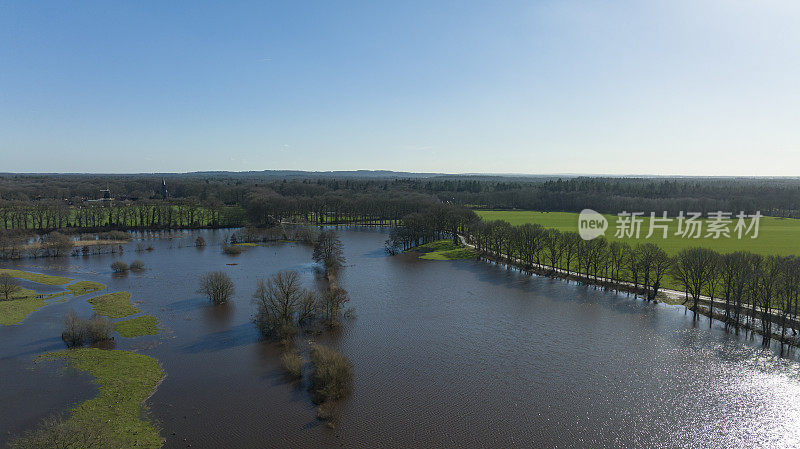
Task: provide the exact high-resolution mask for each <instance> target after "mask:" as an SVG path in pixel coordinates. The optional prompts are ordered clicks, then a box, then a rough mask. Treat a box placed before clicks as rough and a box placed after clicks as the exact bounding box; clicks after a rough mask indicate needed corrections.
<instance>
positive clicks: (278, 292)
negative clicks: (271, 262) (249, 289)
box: [253, 270, 313, 338]
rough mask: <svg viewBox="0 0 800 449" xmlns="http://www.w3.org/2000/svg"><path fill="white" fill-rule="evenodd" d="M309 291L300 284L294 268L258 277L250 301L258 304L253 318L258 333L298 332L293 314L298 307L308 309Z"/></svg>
mask: <svg viewBox="0 0 800 449" xmlns="http://www.w3.org/2000/svg"><path fill="white" fill-rule="evenodd" d="M312 295H313V293H310V292H309V291H308V290H306V289H304V288H302V286H301V285H300V276H299V275H298V274H297V272H296V271H294V270H289V271H280V272H278V273H276V274H275V275H274V276H272V277H271V278H269V279H266V280H263V279H260V280H259V281H258V287H257V288H256V292H255V294H254V295H253V302H255V304H256V306H257V308H258V311H257V312H256V316H255V319H254V321H255V323H256V325H257V326H258V328H259V330H261V333H262V334H263V335H264V336H268V337H273V338H287V337H291V336H293V335H294V334H295V333H296V332H297V327H296V324H295V323H296V321H295V320H296V314H297V312H298V310H299V309H303V312H310V310H309V309H311V308H312V307H313V306H312V305H311V304H309V302H310V301H312V298H313V296H312ZM303 318H304V319H308V318H309V317H307V316H304V317H303Z"/></svg>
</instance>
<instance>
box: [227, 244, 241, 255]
mask: <svg viewBox="0 0 800 449" xmlns="http://www.w3.org/2000/svg"><path fill="white" fill-rule="evenodd" d="M242 251H244V249H242V247H241V246H239V245H223V247H222V252H223V253H225V254H227V255H229V256H238V255H239V254H241V253H242Z"/></svg>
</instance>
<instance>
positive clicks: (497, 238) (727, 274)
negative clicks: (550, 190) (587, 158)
mask: <svg viewBox="0 0 800 449" xmlns="http://www.w3.org/2000/svg"><path fill="white" fill-rule="evenodd" d="M427 212H428V213H425V212H422V213H417V214H410V215H409V216H406V217H404V218H403V225H402V226H399V227H396V228H394V229H393V230H392V231H391V232H390V238H389V240H387V242H386V249H387V252H389V253H390V254H395V253H397V252H399V251H402V250H405V249H409V248H412V247H414V246H417V245H420V244H424V243H427V242H430V241H433V240H437V239H444V238H454V239H457V238H458V235H459V234H461V235H464V236H466V238H467V239H469V241H470V243H472V244H474V246H475V248H476V249H477V250H478V251H479V253H480V254H481V255H483V256H484V257H487V258H490V259H494V260H498V261H503V262H504V263H507V264H510V265H514V266H517V267H519V268H520V269H522V270H525V271H528V272H535V273H538V274H543V275H549V276H558V277H568V278H575V279H578V280H581V281H584V282H591V283H594V284H598V285H603V286H605V287H607V288H613V289H616V290H624V291H628V292H632V293H634V294H636V295H642V296H643V297H644V298H645V299H647V300H655V299H656V297H657V296H658V294H659V293H660V292H662V291H663V290H664V288H665V285H666V286H669V288H671V289H674V290H678V291H682V292H683V293H684V295H683V296H684V304H687V303H690V304H689V308H690V310H692V311H693V312H694V316H695V318H699V314H701V313H705V314H708V315H709V316H711V317H712V318H718V319H720V320H722V321H723V322H724V323H725V325H726V326H728V327H730V328H731V329H734V330H736V331H737V332H738V330H739V329H745V330H749V331H757V332H759V333H761V334H762V335H763V336H764V342H765V344H768V343H769V341H770V339H772V338H774V337H775V336H776V335H777V336H778V338H779V340H780V341H781V342H791V343H793V344H797V343H798V342H800V339H798V330H800V326H798V318H799V315H798V312H800V310H799V308H800V258H798V257H795V256H790V257H782V256H762V255H759V254H753V253H748V252H741V251H740V252H734V253H729V254H720V253H718V252H716V251H714V250H711V249H708V248H687V249H684V250H682V251H680V252H678V253H677V254H675V255H670V254H668V253H667V252H666V251H664V250H663V249H662V248H661V247H659V246H658V245H655V244H653V243H641V244H636V245H631V244H629V243H627V242H624V241H619V240H612V241H609V240H606V239H604V238H602V237H600V238H596V239H593V240H584V239H582V238H581V237H580V235H579V234H578V233H576V232H562V231H559V230H557V229H553V228H545V227H543V226H541V225H539V224H532V223H528V224H523V225H520V226H513V225H511V224H509V223H508V222H506V221H503V220H498V221H483V220H480V219H477V218H476V217H474V214H471V212H470V211H466V212H459V210H458V208H448V207H446V206H444V207H440V208H438V209H435V208H434V209H429V210H428V211H427ZM701 305H702V306H704V307H701ZM776 328H779V329H780V331H779V332H778V331H777V330H776Z"/></svg>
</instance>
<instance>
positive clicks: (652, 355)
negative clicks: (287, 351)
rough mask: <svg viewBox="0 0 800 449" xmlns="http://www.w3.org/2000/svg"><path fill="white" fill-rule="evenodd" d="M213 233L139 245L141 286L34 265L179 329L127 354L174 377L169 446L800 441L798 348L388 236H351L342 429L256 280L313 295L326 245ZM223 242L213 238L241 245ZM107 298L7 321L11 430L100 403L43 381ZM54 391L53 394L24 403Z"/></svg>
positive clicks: (91, 261)
mask: <svg viewBox="0 0 800 449" xmlns="http://www.w3.org/2000/svg"><path fill="white" fill-rule="evenodd" d="M195 235H196V234H190V233H175V234H173V237H174V238H172V239H167V238H159V239H157V240H154V241H153V245H154V246H155V247H156V250H155V251H153V252H150V253H136V254H134V252H133V248H134V247H135V243H133V244H130V245H127V248H128V250H126V253H125V254H124V255H123V257H122V258H123V260H126V261H128V262H130V261H131V260H133V259H134V258H139V259H141V260H143V261H144V262H145V264H146V265H147V267H148V270H147V271H146V272H145V273H143V274H141V275H137V274H129V275H127V276H123V277H115V276H113V275H112V274H111V272H110V271H111V270H110V269H109V268H108V266H109V264H110V262H111V261H112V260H114V257H112V256H110V255H109V256H92V257H89V258H67V259H64V260H59V261H58V262H57V264H58V265H50V264H51V263H52V261H41V260H38V261H26V262H19V263H17V264H15V266H16V267H19V268H23V269H24V268H28V269H31V270H35V271H42V272H50V273H53V274H64V271H67V272H70V273H71V274H68V275H69V276H71V277H75V278H81V279H90V280H97V281H99V282H103V283H105V284H107V285H108V286H109V289H110V291H118V290H128V291H130V292H131V293H132V295H133V296H132V299H133V301H135V302H140V304H138V306H139V307H140V308H141V309H142V310H143V311H144V312H145V313H150V314H153V315H155V316H157V317H159V319H161V321H162V322H163V324H164V326H165V328H166V330H165V332H164V333H163V334H162V335H160V336H157V337H141V338H137V339H118V342H117V347H118V348H120V349H137V350H139V351H141V352H142V353H144V354H147V355H150V356H152V357H155V358H157V359H158V360H159V361H160V362H161V363H162V364H163V366H164V369H165V370H166V372H167V375H168V377H167V378H166V380H165V381H164V382H163V384H162V385H161V386H160V387H159V389H158V391H157V393H156V394H155V395H154V396H153V398H152V399H151V400H149V401H148V405H149V406H150V410H151V415H152V417H153V418H155V419H156V420H158V421H159V422H160V425H161V427H162V429H163V430H162V435H163V436H164V437H165V438H166V440H167V441H166V445H165V447H168V448H178V447H187V445H189V444H191V447H209V448H211V447H287V446H291V447H331V446H339V445H341V446H344V447H365V448H367V447H369V448H372V447H408V446H414V447H465V446H468V447H476V446H490V447H533V446H551V447H600V446H606V447H607V446H615V447H656V446H657V447H720V448H722V447H726V448H727V447H761V446H770V447H797V446H798V445H800V375H798V373H800V364H798V363H797V357H796V355H795V354H788V356H785V357H780V356H779V355H778V352H777V351H778V348H770V349H766V350H765V349H762V348H761V347H760V342H759V341H749V340H747V339H743V338H741V337H737V336H735V335H731V334H728V333H726V332H724V331H723V330H722V329H721V326H720V325H719V324H718V323H715V324H714V326H713V327H711V328H709V325H708V321H707V319H706V318H703V319H702V320H701V321H700V322H699V323H697V322H692V320H691V316H690V315H688V314H686V313H685V312H684V310H683V309H682V308H679V307H673V306H666V305H663V304H659V305H653V304H650V303H645V302H641V301H636V300H633V299H631V298H630V297H627V296H625V295H618V294H615V293H611V292H604V291H602V290H596V289H594V288H593V287H587V286H580V285H574V284H569V283H566V282H564V281H560V280H552V279H547V278H541V277H530V276H527V275H523V274H520V273H517V272H513V271H508V270H506V269H505V268H503V267H498V266H494V265H491V264H486V263H481V262H477V261H471V260H465V261H452V262H444V261H425V260H418V259H415V258H413V257H409V256H407V255H401V256H396V257H388V256H385V255H384V253H383V251H382V242H383V240H385V238H386V237H385V235H384V234H383V233H381V232H377V231H353V230H343V231H340V235H341V236H342V239H343V241H344V244H345V252H346V256H347V258H348V266H347V267H346V269H345V270H344V273H343V274H342V276H341V279H340V282H341V284H342V286H344V287H345V288H346V289H347V290H349V291H350V293H351V296H352V301H351V304H350V305H351V306H352V307H353V308H354V309H355V311H356V314H357V318H355V319H354V320H352V321H349V322H347V323H346V325H345V327H344V329H343V331H342V332H341V333H340V334H339V335H336V336H332V337H327V338H325V339H324V340H325V341H327V342H328V343H330V344H333V345H335V346H337V347H338V348H339V349H341V350H342V352H344V353H345V354H346V355H347V356H348V357H350V359H351V360H352V362H353V364H354V367H355V382H354V393H353V395H352V397H351V398H350V399H348V400H347V401H345V402H344V403H343V404H342V406H341V409H340V416H339V421H338V425H337V427H336V429H335V430H331V429H328V428H326V427H325V426H323V425H321V424H320V423H319V422H318V421H317V420H316V418H315V409H314V405H313V404H312V403H311V401H310V399H309V396H308V393H307V391H306V385H305V384H301V385H296V384H292V383H288V382H286V380H284V378H283V375H282V371H281V369H280V367H279V363H278V354H279V352H278V350H277V349H276V348H274V347H273V346H272V345H271V344H268V343H264V342H261V341H259V338H258V334H257V332H256V330H255V327H254V325H253V324H252V323H251V322H250V319H251V317H252V313H253V307H252V305H251V303H250V297H251V295H252V293H253V291H254V290H255V283H256V279H258V278H262V277H266V276H269V275H271V274H273V273H275V272H277V271H279V270H282V269H294V270H297V271H299V272H300V273H301V275H302V278H303V279H304V281H305V283H306V285H307V286H309V287H312V286H314V285H315V284H316V283H317V282H318V274H317V273H316V271H315V267H314V265H313V264H312V263H310V259H311V250H310V249H309V248H307V247H304V246H300V245H294V244H280V245H276V246H273V247H258V248H251V249H248V250H247V252H245V253H244V254H242V255H240V256H237V257H230V256H225V255H223V254H221V251H220V248H219V247H218V246H209V247H207V248H205V249H203V250H198V249H196V248H192V247H181V246H186V245H189V244H191V242H193V241H194V237H195ZM203 235H204V236H205V238H206V240H208V241H209V242H210V243H213V242H218V241H219V240H220V239H221V238H222V237H223V236H224V235H225V232H224V231H216V232H214V231H203ZM180 236H183V237H180ZM230 263H236V264H238V265H228V264H230ZM209 270H225V271H227V272H228V273H230V275H231V276H232V277H233V278H234V280H235V281H236V283H237V286H238V291H237V295H236V300H235V302H234V303H233V304H232V305H230V306H228V307H224V308H214V307H211V306H210V305H208V303H207V302H206V300H205V299H204V298H202V297H201V296H200V295H198V294H197V293H195V289H196V282H197V278H198V276H199V275H200V274H201V273H203V272H206V271H209ZM90 296H91V295H89V296H87V297H82V298H76V299H74V300H71V301H70V302H69V303H67V304H53V305H50V306H48V307H46V308H44V309H42V310H40V311H39V312H36V313H35V314H34V315H32V316H31V317H30V318H29V319H28V320H27V321H26V322H25V324H24V325H23V326H15V327H5V328H0V357H2V360H1V361H0V363H2V368H0V375H2V376H3V385H4V388H3V390H2V392H0V403H2V404H3V409H4V413H3V414H2V415H6V413H5V410H6V409H7V406H9V405H10V406H13V407H14V408H15V409H17V410H19V415H21V416H24V417H25V418H24V419H22V418H20V419H15V418H12V419H8V418H7V417H6V416H3V417H2V418H0V435H4V434H6V432H8V431H14V432H16V431H19V430H20V429H22V428H25V427H26V426H30V423H31V422H35V420H36V419H38V418H39V417H40V416H44V415H46V414H47V413H48V412H49V411H51V410H53V409H56V410H58V409H64V408H67V407H68V404H70V403H71V402H74V401H78V400H82V399H85V398H87V397H91V395H92V394H94V393H93V391H94V390H93V389H92V387H91V385H90V384H89V383H88V380H87V379H86V378H84V377H81V376H80V375H76V374H74V373H68V374H65V375H61V374H59V369H56V368H53V367H52V366H51V367H46V366H39V367H37V368H35V369H34V370H33V372H36V375H35V377H30V376H31V374H30V373H31V368H32V367H33V366H34V364H33V362H32V359H33V358H34V357H35V356H36V355H37V354H39V353H41V352H42V351H46V350H52V349H55V348H59V347H60V339H59V334H60V317H61V316H62V315H63V313H65V311H66V310H67V309H68V308H69V307H73V308H75V309H76V310H77V311H79V312H81V313H83V314H86V315H88V314H89V310H90V309H89V308H88V306H87V305H86V304H85V299H86V298H88V297H90ZM69 376H71V377H69ZM9 380H10V382H9ZM7 385H11V386H12V387H11V388H8V387H6V386H7ZM35 386H41V391H42V392H43V393H42V394H31V395H27V394H24V392H25V391H31V389H32V388H34V387H35ZM21 396H25V399H24V400H23V399H22V398H21ZM2 438H3V436H0V439H2Z"/></svg>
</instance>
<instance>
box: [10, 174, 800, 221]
mask: <svg viewBox="0 0 800 449" xmlns="http://www.w3.org/2000/svg"><path fill="white" fill-rule="evenodd" d="M290 174H291V176H289V175H287V176H285V177H283V178H280V177H277V174H276V173H269V172H267V173H265V174H259V173H205V174H202V173H198V174H183V175H176V174H172V175H163V176H161V175H0V202H14V203H17V204H30V203H31V202H38V201H47V200H53V201H56V202H59V203H62V204H66V205H68V206H74V207H78V206H80V205H82V204H86V202H87V201H90V200H98V199H101V198H103V196H104V194H105V193H104V192H101V190H108V191H109V193H110V195H111V196H112V197H113V198H114V199H115V201H114V204H116V203H117V202H119V201H129V202H133V203H136V202H139V201H145V200H147V201H163V200H165V199H169V200H173V201H176V200H181V201H189V202H190V203H194V204H197V205H199V206H203V207H209V206H210V205H212V204H219V205H224V206H238V207H247V206H248V204H249V205H250V206H251V207H257V205H258V204H257V201H255V202H254V197H256V198H261V199H265V198H266V199H269V200H270V201H273V202H275V203H276V205H275V206H274V207H272V206H271V210H269V211H266V210H262V212H266V213H268V214H271V213H272V212H277V214H278V215H281V216H287V213H286V212H285V210H286V209H295V210H296V211H298V212H299V213H298V215H304V214H305V215H307V216H308V218H309V219H312V220H317V221H325V220H329V218H330V216H331V215H332V214H333V215H334V216H337V215H338V218H336V220H354V219H355V218H354V217H355V216H360V217H361V218H364V219H367V220H368V219H374V218H375V217H379V218H381V219H392V220H394V219H395V218H394V217H393V216H394V215H395V211H381V210H378V211H376V210H375V209H376V206H375V205H374V204H373V202H374V201H381V202H384V203H385V202H386V201H388V200H394V201H403V200H405V199H406V198H415V201H423V202H426V203H427V202H441V203H448V204H455V205H460V206H466V207H471V208H488V209H525V210H541V211H564V212H579V211H581V210H582V209H585V208H590V209H594V210H597V211H599V212H604V213H612V214H615V213H618V212H622V211H643V212H662V211H667V212H668V213H669V214H670V215H675V214H677V213H678V212H680V211H692V212H702V213H704V214H705V213H707V212H712V211H719V210H721V211H726V212H739V211H745V212H748V213H753V212H755V211H761V213H762V214H763V215H770V216H780V217H795V218H797V217H800V179H795V178H652V177H640V178H628V177H625V178H621V177H620V178H610V177H563V178H554V177H527V178H526V177H511V176H495V177H492V176H466V175H465V176H454V175H440V176H432V175H426V176H421V175H420V176H418V177H414V176H413V175H412V174H408V175H409V176H408V177H398V176H397V175H399V174H397V175H395V176H392V174H391V172H386V173H381V174H380V175H383V176H385V177H383V178H381V177H379V174H377V173H367V174H365V176H364V177H358V173H357V172H353V173H347V174H346V175H342V177H341V178H336V177H334V176H335V174H331V173H328V174H325V175H324V176H323V175H322V174H314V173H308V174H307V177H303V174H302V173H301V172H291V173H290ZM162 179H163V180H164V182H165V184H166V185H165V186H162ZM373 200H374V201H373ZM342 202H345V203H347V204H340V203H342ZM394 208H395V209H397V207H394ZM376 214H377V215H376ZM250 215H251V216H258V215H259V212H258V211H255V210H254V211H252V212H251V213H250ZM262 215H263V214H262ZM326 222H327V221H326Z"/></svg>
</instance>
